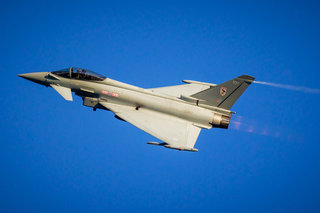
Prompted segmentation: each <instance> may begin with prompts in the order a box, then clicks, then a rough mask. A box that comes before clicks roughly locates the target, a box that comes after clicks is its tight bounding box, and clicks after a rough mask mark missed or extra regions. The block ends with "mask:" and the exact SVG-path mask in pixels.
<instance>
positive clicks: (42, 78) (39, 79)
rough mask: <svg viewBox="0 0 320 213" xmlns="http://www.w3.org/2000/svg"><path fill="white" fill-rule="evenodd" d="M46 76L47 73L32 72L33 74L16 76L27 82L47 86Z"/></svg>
mask: <svg viewBox="0 0 320 213" xmlns="http://www.w3.org/2000/svg"><path fill="white" fill-rule="evenodd" d="M48 74H49V73H48V72H33V73H25V74H19V75H18V76H19V77H21V78H24V79H27V80H29V81H32V82H35V83H38V84H42V85H45V86H47V79H46V76H47V75H48Z"/></svg>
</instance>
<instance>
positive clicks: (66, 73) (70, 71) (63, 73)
mask: <svg viewBox="0 0 320 213" xmlns="http://www.w3.org/2000/svg"><path fill="white" fill-rule="evenodd" d="M52 73H53V74H55V75H58V76H60V77H63V78H71V79H77V80H85V81H103V80H104V79H106V77H104V76H103V75H100V74H98V73H95V72H92V71H90V70H87V69H83V68H79V67H70V68H66V69H62V70H58V71H54V72H52Z"/></svg>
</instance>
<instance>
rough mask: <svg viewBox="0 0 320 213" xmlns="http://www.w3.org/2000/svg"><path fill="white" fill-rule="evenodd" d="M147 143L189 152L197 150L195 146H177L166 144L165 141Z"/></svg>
mask: <svg viewBox="0 0 320 213" xmlns="http://www.w3.org/2000/svg"><path fill="white" fill-rule="evenodd" d="M147 144H150V145H156V146H163V147H165V148H168V149H176V150H179V151H189V152H197V151H198V149H196V148H193V147H192V148H189V147H177V146H171V145H170V144H167V143H158V142H148V143H147Z"/></svg>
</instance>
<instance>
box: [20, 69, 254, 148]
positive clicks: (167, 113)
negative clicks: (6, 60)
mask: <svg viewBox="0 0 320 213" xmlns="http://www.w3.org/2000/svg"><path fill="white" fill-rule="evenodd" d="M19 76H20V77H22V78H25V79H27V80H30V81H32V82H35V83H38V84H41V85H45V86H50V87H52V88H54V89H55V90H56V91H57V92H58V93H59V94H60V95H61V96H62V97H63V98H64V99H66V100H69V101H72V93H71V92H73V93H74V94H75V95H77V96H80V97H82V99H83V105H84V106H88V107H92V108H93V109H94V110H96V109H97V108H99V109H105V110H110V111H112V112H113V113H114V114H115V116H116V118H118V119H120V120H123V121H127V122H129V123H131V124H133V125H134V126H136V127H138V128H140V129H142V130H143V131H145V132H147V133H149V134H151V135H153V136H155V137H156V138H158V139H160V140H162V141H163V143H157V142H151V143H149V144H152V145H159V146H162V147H165V148H171V149H177V150H185V151H198V150H197V149H196V148H194V145H195V143H196V140H197V138H198V135H199V133H200V131H201V129H210V128H212V127H216V128H228V125H229V122H230V118H231V114H232V112H231V111H230V110H229V109H230V107H231V106H232V105H233V104H234V102H235V101H236V100H237V99H238V98H239V97H240V95H241V94H242V93H243V92H244V91H245V90H246V89H247V87H248V86H249V85H250V83H251V82H252V81H253V80H254V78H253V77H251V76H246V75H244V76H240V77H238V78H235V79H233V80H230V81H227V82H225V83H223V84H220V85H215V84H210V83H203V82H197V81H191V80H185V81H184V82H185V83H187V84H183V85H176V86H169V87H161V88H153V89H143V88H140V87H136V86H133V85H129V84H126V83H123V82H119V81H116V80H112V79H110V78H105V77H103V76H101V75H99V74H96V73H94V72H92V71H89V70H85V69H81V68H68V69H63V70H60V71H55V72H39V73H27V74H20V75H19ZM217 100H219V101H217Z"/></svg>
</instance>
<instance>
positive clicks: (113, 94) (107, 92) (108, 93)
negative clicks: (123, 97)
mask: <svg viewBox="0 0 320 213" xmlns="http://www.w3.org/2000/svg"><path fill="white" fill-rule="evenodd" d="M101 93H102V94H105V95H108V96H112V97H115V98H118V97H119V94H118V93H116V92H110V91H106V90H102V91H101Z"/></svg>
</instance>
